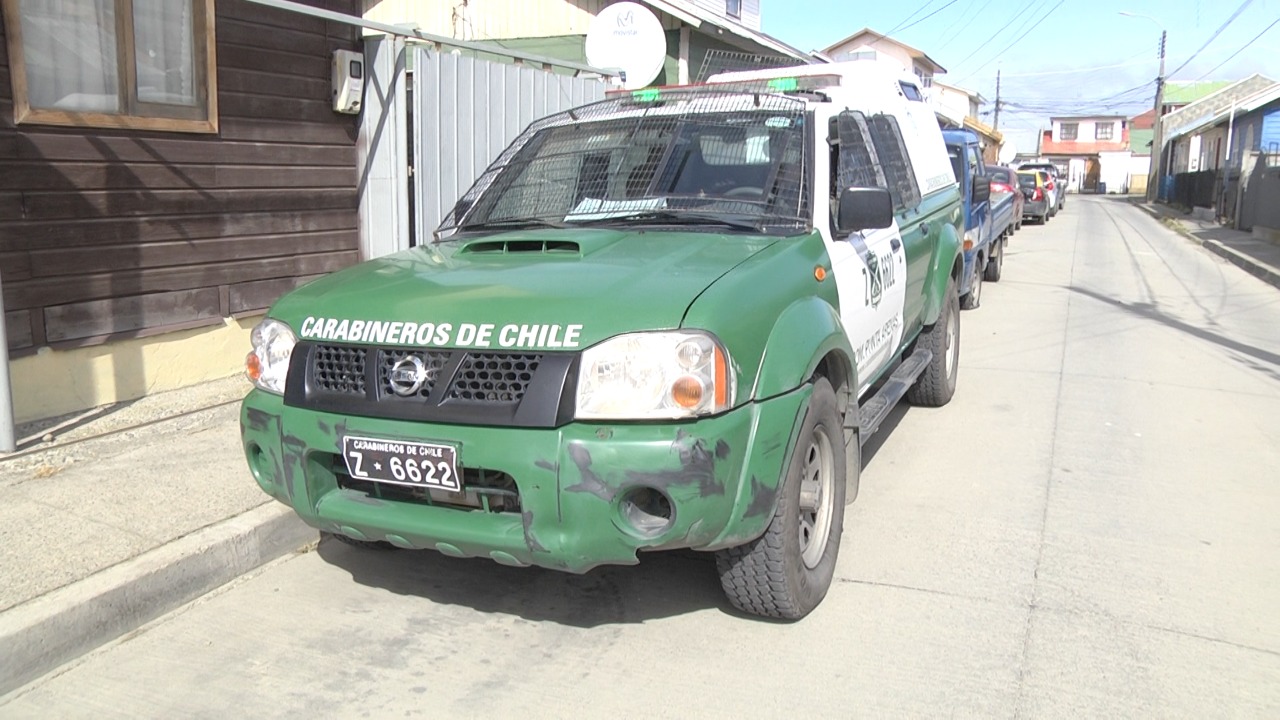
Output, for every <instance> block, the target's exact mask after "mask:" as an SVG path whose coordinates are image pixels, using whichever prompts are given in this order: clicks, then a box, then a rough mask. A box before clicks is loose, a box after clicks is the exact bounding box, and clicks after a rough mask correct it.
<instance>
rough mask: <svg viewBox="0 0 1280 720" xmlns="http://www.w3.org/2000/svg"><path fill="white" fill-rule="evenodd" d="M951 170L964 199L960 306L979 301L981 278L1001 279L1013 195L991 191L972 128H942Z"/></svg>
mask: <svg viewBox="0 0 1280 720" xmlns="http://www.w3.org/2000/svg"><path fill="white" fill-rule="evenodd" d="M942 139H943V140H944V141H946V144H947V156H948V157H949V158H950V160H951V171H952V172H953V173H955V176H956V181H957V182H959V183H960V192H961V193H962V194H963V198H964V217H965V224H964V271H965V274H964V280H963V281H962V282H961V283H960V307H962V308H964V309H965V310H973V309H974V308H977V307H978V306H979V305H981V304H982V281H983V280H990V281H992V282H995V281H997V280H999V279H1000V275H1001V272H1002V268H1003V267H1004V247H1005V243H1006V238H1007V237H1008V236H1009V233H1011V232H1012V231H1013V223H1014V217H1013V198H1012V197H1011V196H1009V195H998V194H993V193H992V192H991V178H990V176H989V175H987V165H986V163H985V162H984V161H983V159H982V147H981V145H980V144H979V142H978V136H977V134H976V133H974V132H973V131H972V130H943V131H942Z"/></svg>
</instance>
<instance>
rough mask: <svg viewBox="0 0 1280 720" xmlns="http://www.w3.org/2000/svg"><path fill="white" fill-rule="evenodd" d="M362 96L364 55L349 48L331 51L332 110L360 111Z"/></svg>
mask: <svg viewBox="0 0 1280 720" xmlns="http://www.w3.org/2000/svg"><path fill="white" fill-rule="evenodd" d="M362 97H364V55H362V54H361V53H358V52H352V51H350V50H334V51H333V109H334V112H340V113H351V114H356V113H358V112H360V99H361V98H362Z"/></svg>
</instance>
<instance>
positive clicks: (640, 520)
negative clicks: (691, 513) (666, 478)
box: [618, 487, 676, 537]
mask: <svg viewBox="0 0 1280 720" xmlns="http://www.w3.org/2000/svg"><path fill="white" fill-rule="evenodd" d="M618 511H619V512H620V513H621V514H622V519H623V520H624V521H626V523H627V524H628V525H630V526H631V528H632V529H633V530H635V531H636V533H638V534H639V535H642V536H644V537H657V536H658V535H661V534H662V533H663V532H665V531H666V530H667V528H670V527H671V524H672V523H673V522H675V515H676V514H675V509H674V508H672V507H671V499H670V498H668V497H667V496H666V495H664V494H662V492H660V491H658V490H655V489H654V488H651V487H637V488H631V489H630V490H628V491H627V492H626V493H625V494H624V495H623V496H622V501H621V502H620V503H619V504H618Z"/></svg>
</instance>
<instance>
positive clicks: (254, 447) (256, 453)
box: [246, 443, 266, 482]
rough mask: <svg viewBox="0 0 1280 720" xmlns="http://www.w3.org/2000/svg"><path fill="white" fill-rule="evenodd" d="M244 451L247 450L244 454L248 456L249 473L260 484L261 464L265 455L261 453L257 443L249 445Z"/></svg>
mask: <svg viewBox="0 0 1280 720" xmlns="http://www.w3.org/2000/svg"><path fill="white" fill-rule="evenodd" d="M246 449H247V450H248V452H247V453H246V454H247V455H248V456H249V472H251V473H253V477H254V479H255V480H257V481H258V482H262V481H263V478H262V463H263V462H264V457H265V455H266V453H264V452H263V451H262V446H261V445H259V444H258V443H249V446H248V448H246Z"/></svg>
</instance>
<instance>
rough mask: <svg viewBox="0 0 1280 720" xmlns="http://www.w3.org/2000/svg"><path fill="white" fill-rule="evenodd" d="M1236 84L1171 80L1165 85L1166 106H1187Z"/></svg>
mask: <svg viewBox="0 0 1280 720" xmlns="http://www.w3.org/2000/svg"><path fill="white" fill-rule="evenodd" d="M1234 84H1235V81H1234V80H1210V81H1207V82H1198V81H1190V82H1187V81H1178V80H1169V81H1166V82H1165V84H1164V104H1165V105H1187V104H1190V103H1193V102H1195V101H1197V100H1199V99H1200V98H1202V97H1205V96H1206V95H1212V94H1213V93H1216V92H1218V91H1219V90H1221V89H1222V88H1224V87H1227V86H1228V85H1234Z"/></svg>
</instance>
